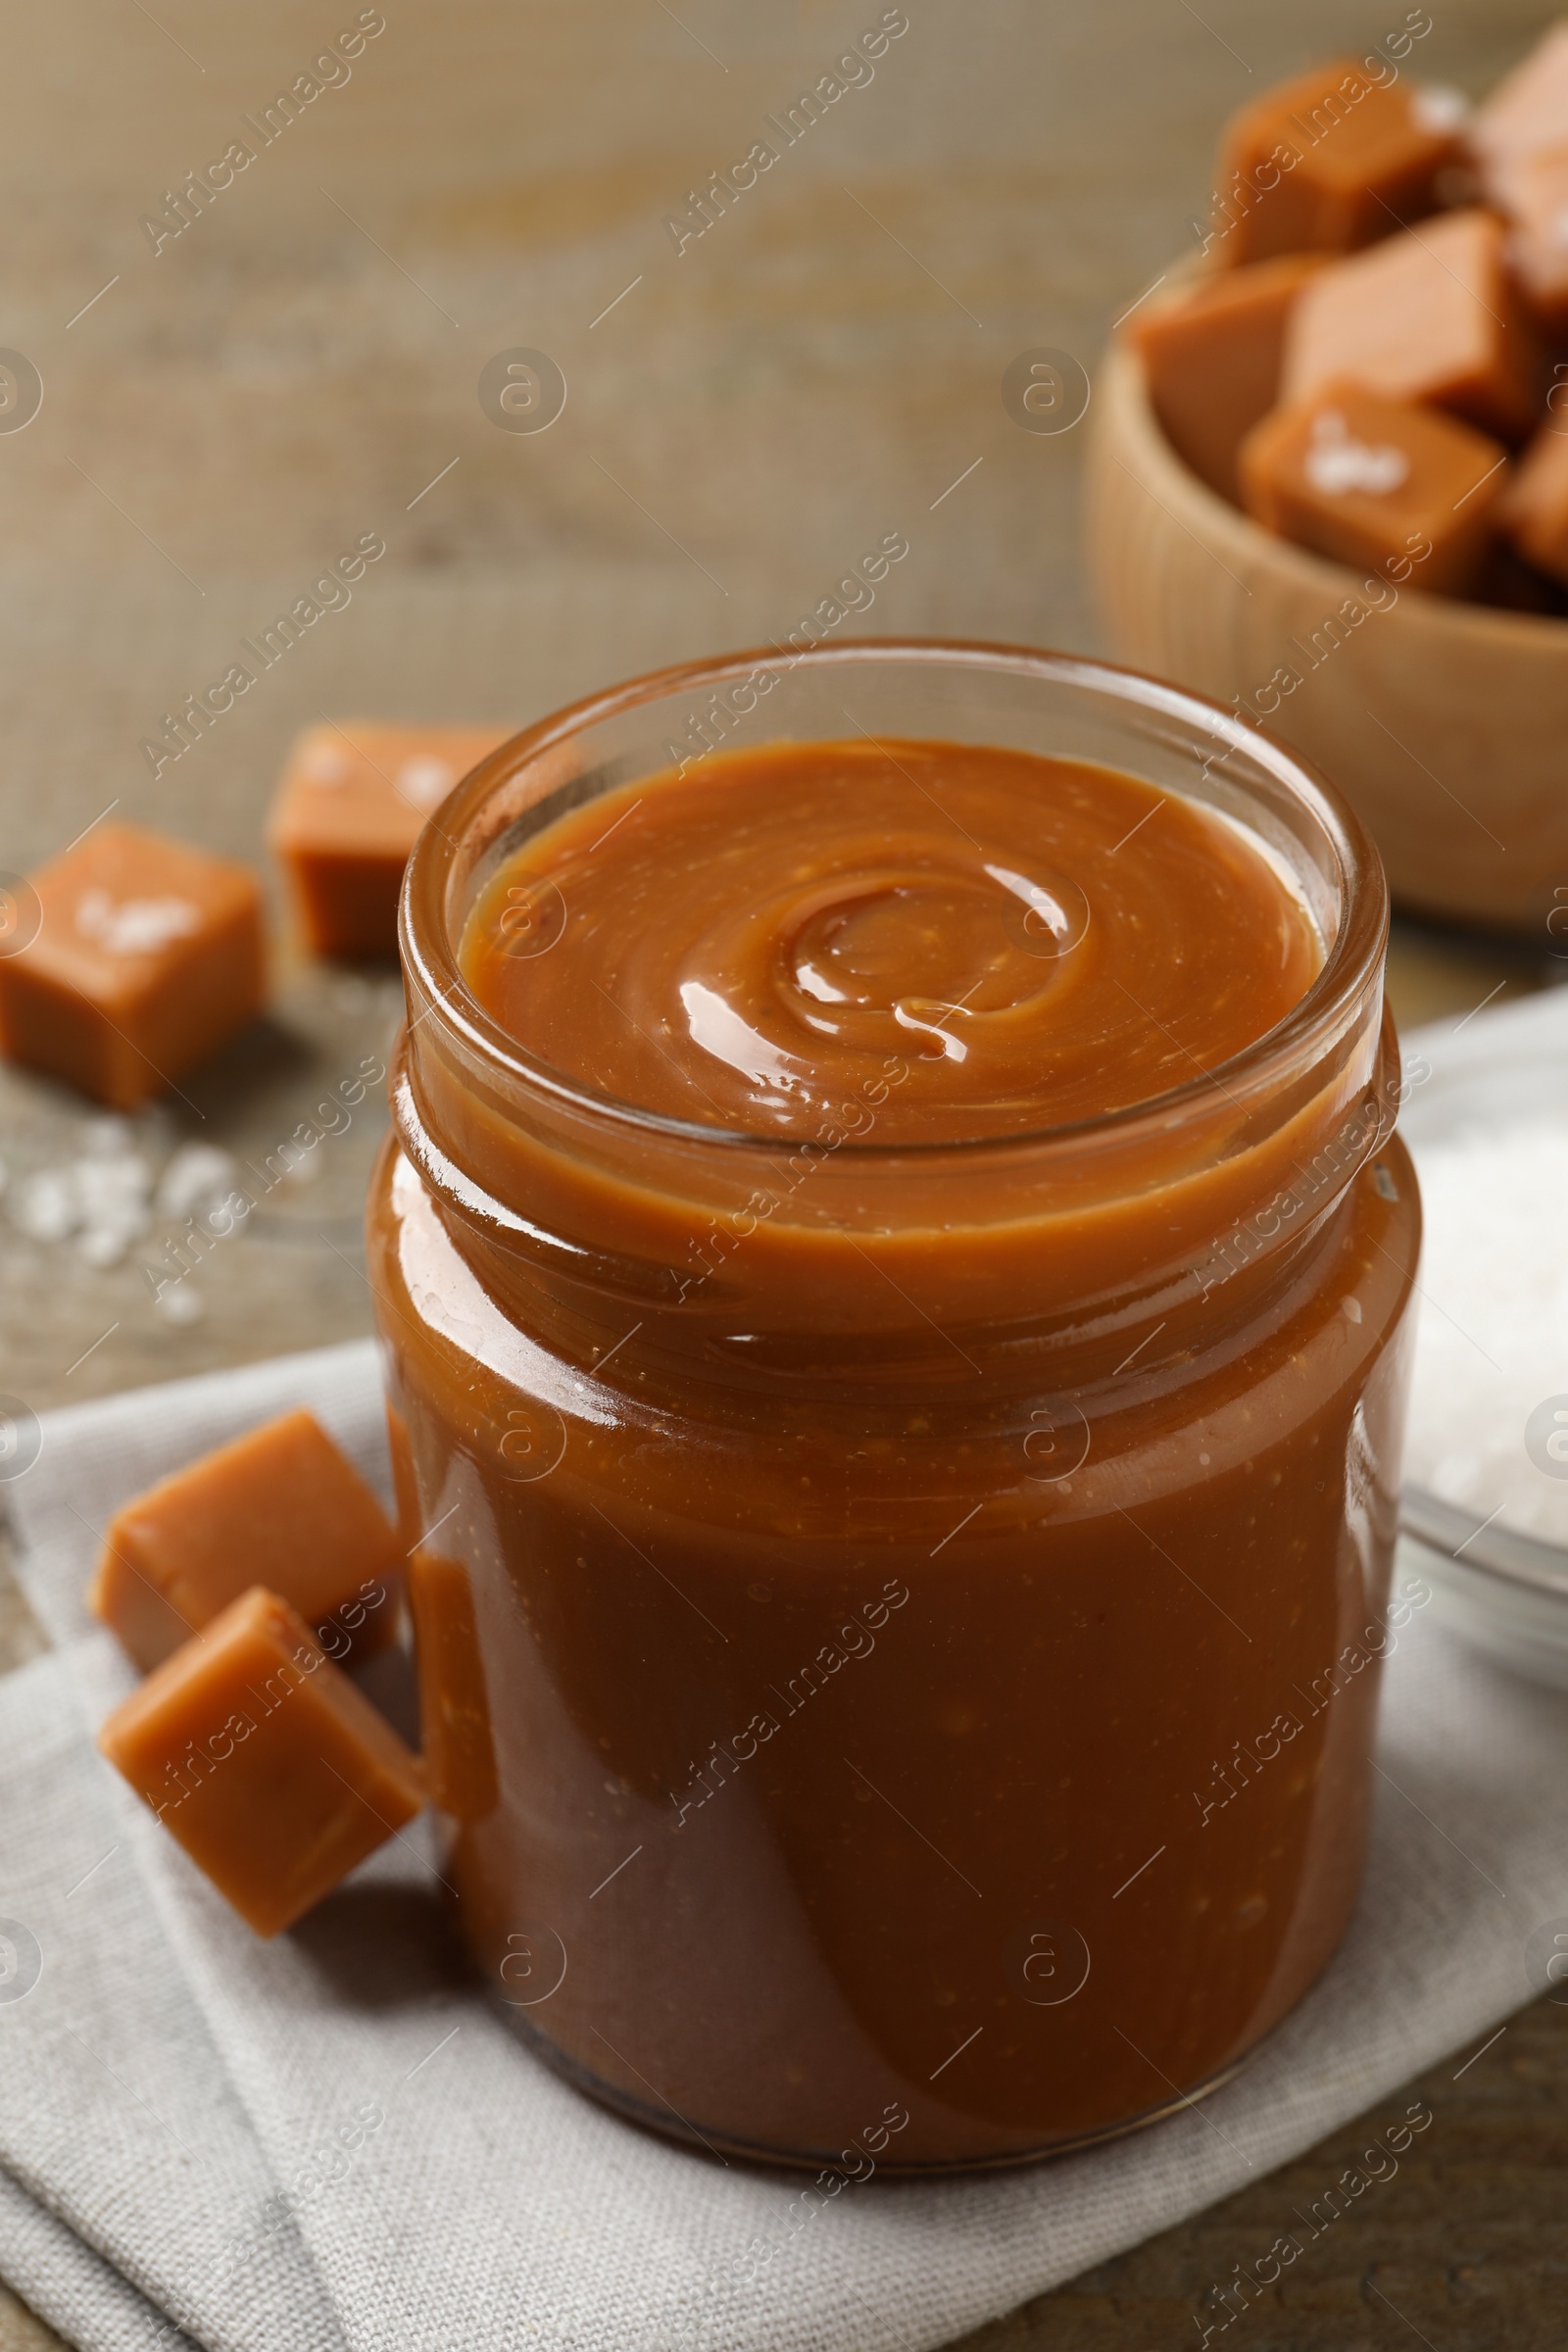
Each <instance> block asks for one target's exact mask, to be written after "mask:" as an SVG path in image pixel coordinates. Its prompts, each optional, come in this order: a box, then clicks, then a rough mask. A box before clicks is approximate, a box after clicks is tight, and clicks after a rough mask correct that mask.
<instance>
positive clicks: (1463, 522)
mask: <svg viewBox="0 0 1568 2352" xmlns="http://www.w3.org/2000/svg"><path fill="white" fill-rule="evenodd" d="M1506 457H1507V453H1506V451H1505V450H1503V449H1502V448H1501V447H1500V446H1499V445H1498V443H1497V442H1495V441H1493V440H1489V439H1488V437H1487V436H1486V435H1485V434H1484V433H1478V432H1475V431H1473V430H1472V429H1471V427H1470V426H1469V425H1467V424H1460V423H1458V422H1457V421H1456V420H1455V419H1454V418H1453V417H1445V416H1442V415H1440V414H1439V413H1438V412H1437V411H1435V410H1432V409H1421V408H1417V407H1415V406H1413V405H1412V404H1411V403H1409V402H1405V401H1395V400H1384V399H1382V398H1380V397H1379V395H1378V394H1377V393H1375V392H1368V391H1366V390H1364V389H1363V387H1362V386H1360V385H1359V384H1355V383H1347V382H1341V383H1338V384H1332V385H1328V386H1325V387H1324V389H1323V390H1322V391H1321V392H1318V393H1316V394H1314V395H1313V396H1312V397H1310V398H1309V399H1306V400H1300V401H1297V402H1295V403H1294V404H1293V405H1291V406H1289V407H1286V408H1281V409H1276V410H1275V411H1274V413H1273V414H1272V416H1269V417H1264V419H1263V421H1262V423H1261V424H1259V425H1256V426H1254V427H1253V429H1252V431H1251V432H1250V434H1249V435H1248V437H1247V440H1246V441H1245V442H1244V443H1243V445H1242V459H1241V472H1242V489H1243V496H1244V498H1245V501H1246V505H1247V511H1248V513H1249V514H1250V515H1253V516H1255V517H1256V519H1257V520H1258V521H1259V522H1260V523H1262V524H1263V525H1264V527H1265V528H1266V529H1267V530H1271V531H1274V532H1276V533H1278V535H1279V536H1280V537H1281V538H1284V539H1294V540H1295V541H1296V543H1297V545H1298V546H1299V547H1308V548H1311V549H1313V550H1314V551H1315V552H1316V553H1317V554H1318V555H1323V556H1332V557H1334V558H1336V559H1337V560H1338V561H1339V562H1340V563H1343V564H1356V565H1357V566H1359V567H1362V568H1364V569H1366V570H1368V571H1381V572H1383V573H1385V575H1386V576H1388V577H1391V578H1394V579H1405V580H1408V581H1409V584H1410V585H1411V586H1412V587H1420V588H1424V589H1427V590H1429V591H1431V592H1433V593H1436V594H1439V595H1450V596H1452V595H1461V594H1462V593H1463V592H1464V590H1465V589H1466V588H1467V587H1468V586H1469V585H1470V583H1471V581H1472V580H1473V579H1474V578H1475V576H1476V573H1477V571H1478V570H1479V568H1480V565H1481V563H1482V560H1483V558H1484V556H1485V554H1486V551H1487V547H1488V544H1489V541H1490V539H1491V536H1492V533H1493V530H1494V527H1495V509H1496V505H1497V501H1498V499H1499V498H1500V496H1501V494H1502V489H1503V482H1504V478H1505V471H1506Z"/></svg>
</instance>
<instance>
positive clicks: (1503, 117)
mask: <svg viewBox="0 0 1568 2352" xmlns="http://www.w3.org/2000/svg"><path fill="white" fill-rule="evenodd" d="M1469 143H1470V149H1471V152H1472V154H1473V155H1474V156H1475V158H1476V161H1477V162H1478V163H1479V165H1480V167H1481V176H1482V182H1483V185H1484V186H1485V188H1486V191H1487V194H1488V195H1489V196H1490V197H1491V198H1492V200H1493V202H1494V203H1495V204H1502V205H1503V206H1504V209H1505V210H1506V209H1507V207H1506V189H1507V185H1508V181H1509V179H1510V177H1511V175H1512V172H1513V171H1514V169H1515V167H1516V166H1517V165H1518V164H1520V163H1521V162H1523V161H1524V160H1525V159H1526V158H1527V157H1529V156H1532V155H1539V154H1541V153H1542V152H1543V150H1544V149H1546V148H1549V147H1563V146H1568V23H1563V24H1557V25H1552V26H1551V28H1550V30H1549V31H1548V32H1546V33H1544V35H1543V37H1542V38H1541V39H1540V40H1539V41H1538V42H1537V43H1536V46H1535V47H1534V49H1532V50H1531V52H1530V54H1529V56H1528V57H1527V58H1525V59H1524V60H1523V61H1522V62H1521V63H1520V64H1519V65H1517V66H1515V68H1514V70H1513V72H1512V73H1505V74H1504V75H1503V77H1502V79H1501V81H1499V82H1498V84H1497V86H1496V88H1495V90H1494V91H1493V93H1492V95H1491V97H1490V98H1488V99H1486V100H1485V101H1484V103H1483V104H1482V105H1481V106H1479V107H1478V108H1477V109H1476V116H1475V121H1474V122H1473V123H1472V124H1471V125H1470V136H1469Z"/></svg>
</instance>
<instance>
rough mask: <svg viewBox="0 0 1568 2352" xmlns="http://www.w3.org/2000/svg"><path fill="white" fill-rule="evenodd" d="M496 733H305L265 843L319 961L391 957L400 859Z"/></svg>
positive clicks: (349, 724)
mask: <svg viewBox="0 0 1568 2352" xmlns="http://www.w3.org/2000/svg"><path fill="white" fill-rule="evenodd" d="M508 732H509V730H508V729H507V728H505V727H389V726H380V725H376V724H374V723H372V722H371V721H370V720H368V719H350V720H347V721H345V723H344V724H343V725H342V726H340V727H339V726H320V727H309V728H307V729H306V731H305V733H304V734H303V735H301V736H300V737H299V739H298V741H297V742H296V743H295V745H294V748H293V750H292V751H291V752H290V754H289V758H288V764H287V766H286V767H285V768H284V770H283V775H282V779H281V781H280V783H279V785H278V788H277V794H276V797H275V799H274V800H273V803H272V812H271V816H270V820H269V824H268V840H269V843H270V847H271V850H272V854H273V856H274V857H275V858H277V860H278V862H279V864H280V865H281V866H282V867H283V869H284V871H285V873H286V874H287V875H288V877H289V881H290V884H291V886H292V890H293V895H294V901H295V904H296V906H297V907H298V909H299V914H300V920H301V923H302V924H303V926H304V930H305V936H306V939H307V941H308V942H309V945H310V947H311V949H312V951H313V953H315V954H316V955H318V956H395V955H396V954H397V946H398V892H399V890H400V888H401V887H402V882H403V869H404V867H405V866H406V865H407V863H408V861H409V852H410V851H411V850H412V849H413V847H414V845H415V842H416V841H417V839H418V836H419V833H420V832H421V830H422V829H423V827H424V825H425V823H426V821H427V819H428V818H429V817H430V815H431V813H432V812H433V811H434V810H435V809H439V807H440V806H441V803H442V802H443V801H444V800H445V799H446V797H447V794H448V793H449V792H450V791H451V790H452V788H453V786H454V785H455V784H457V783H459V782H460V781H461V780H462V778H463V777H464V776H466V774H467V772H468V770H469V768H471V767H474V766H476V765H477V764H478V762H479V761H480V760H482V759H483V758H484V757H485V755H486V754H487V753H489V752H493V751H494V750H495V748H496V746H497V744H499V743H505V741H506V740H507V735H508Z"/></svg>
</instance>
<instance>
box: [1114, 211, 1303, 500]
mask: <svg viewBox="0 0 1568 2352" xmlns="http://www.w3.org/2000/svg"><path fill="white" fill-rule="evenodd" d="M1322 267H1323V257H1322V256H1321V255H1320V254H1310V253H1302V254H1287V255H1285V256H1284V257H1283V258H1282V259H1280V260H1278V261H1273V262H1253V263H1251V264H1250V266H1249V267H1248V268H1246V269H1244V270H1227V271H1226V272H1225V274H1224V275H1223V276H1220V277H1211V278H1207V279H1205V280H1204V281H1203V282H1202V284H1201V285H1200V286H1198V287H1197V288H1195V289H1194V291H1193V292H1192V293H1190V294H1188V295H1187V296H1186V297H1185V298H1184V299H1182V300H1180V301H1177V302H1172V303H1169V304H1167V305H1166V306H1165V307H1164V308H1162V309H1160V310H1157V311H1152V312H1151V313H1150V314H1149V316H1148V317H1147V318H1144V319H1140V320H1139V321H1138V322H1137V323H1136V324H1135V326H1134V328H1133V341H1134V343H1135V344H1136V346H1137V349H1138V353H1139V357H1140V358H1141V359H1142V361H1143V364H1144V374H1145V377H1146V379H1147V381H1148V385H1149V397H1150V399H1151V401H1152V404H1153V409H1154V414H1155V416H1156V417H1158V418H1159V422H1160V428H1161V430H1162V431H1163V433H1164V435H1165V438H1166V440H1167V441H1168V442H1169V443H1170V445H1171V447H1172V449H1174V451H1175V452H1176V455H1177V456H1178V457H1179V458H1180V459H1181V460H1182V463H1183V464H1184V465H1185V466H1190V467H1191V469H1192V471H1193V472H1194V473H1196V474H1197V476H1198V478H1199V480H1200V481H1201V482H1206V483H1207V484H1208V486H1209V488H1210V489H1211V490H1217V491H1218V492H1219V494H1220V496H1221V498H1228V499H1229V500H1230V502H1231V504H1232V505H1233V506H1238V505H1240V503H1241V485H1240V477H1239V476H1238V474H1237V471H1236V459H1237V453H1238V451H1239V450H1240V448H1241V445H1242V442H1243V441H1244V439H1245V438H1246V436H1247V435H1248V433H1250V431H1251V429H1252V426H1253V425H1254V424H1256V422H1257V420H1258V418H1259V417H1263V416H1266V414H1267V413H1268V411H1269V410H1270V409H1271V408H1272V407H1273V406H1274V403H1275V400H1276V399H1277V397H1278V394H1279V380H1280V363H1281V360H1282V358H1283V355H1284V350H1285V328H1286V324H1287V322H1288V320H1289V319H1290V316H1291V312H1292V310H1293V309H1294V308H1295V305H1296V298H1297V296H1298V294H1299V292H1300V290H1301V288H1302V286H1303V285H1304V284H1305V282H1306V280H1307V278H1308V277H1310V276H1311V275H1312V273H1313V271H1314V270H1320V269H1321V268H1322Z"/></svg>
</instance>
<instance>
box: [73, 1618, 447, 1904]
mask: <svg viewBox="0 0 1568 2352" xmlns="http://www.w3.org/2000/svg"><path fill="white" fill-rule="evenodd" d="M98 1745H99V1747H100V1748H101V1749H102V1750H103V1752H104V1754H105V1755H106V1756H107V1757H108V1758H109V1761H110V1763H111V1764H113V1765H114V1767H115V1769H116V1771H117V1772H119V1773H122V1774H123V1776H124V1778H125V1779H126V1780H127V1781H128V1782H129V1783H130V1786H131V1787H132V1789H135V1791H136V1794H137V1795H138V1796H139V1797H140V1798H141V1799H142V1802H143V1803H144V1804H146V1805H150V1806H151V1808H152V1810H153V1812H154V1813H155V1814H156V1815H157V1816H158V1819H159V1820H160V1821H161V1822H162V1823H163V1824H164V1826H165V1828H166V1829H167V1830H169V1831H170V1832H171V1833H172V1836H173V1837H174V1838H176V1839H177V1841H178V1842H179V1844H180V1845H182V1846H183V1847H184V1849H185V1851H186V1853H187V1854H189V1856H190V1858H191V1860H192V1861H193V1862H194V1863H195V1864H196V1867H197V1868H198V1870H202V1871H205V1872H206V1874H207V1876H208V1878H210V1879H211V1880H212V1882H213V1885H214V1886H215V1887H217V1888H218V1891H219V1893H220V1894H221V1895H222V1896H224V1897H225V1899H226V1900H227V1901H228V1902H230V1903H232V1904H233V1906H234V1908H235V1910H236V1911H237V1912H238V1913H239V1915H240V1917H241V1918H242V1919H243V1920H244V1921H245V1922H246V1923H247V1925H248V1926H250V1927H252V1928H254V1929H255V1931H256V1933H257V1935H258V1936H275V1935H276V1934H277V1933H278V1931H279V1930H280V1929H282V1928H287V1927H292V1925H293V1923H294V1922H295V1920H297V1919H299V1918H301V1917H302V1916H303V1914H304V1913H305V1912H307V1911H309V1910H310V1908H311V1907H312V1905H313V1904H314V1903H319V1901H320V1899H321V1897H322V1895H323V1894H329V1893H330V1892H331V1890H332V1888H333V1887H336V1886H337V1885H338V1884H339V1883H340V1882H341V1881H342V1880H343V1879H345V1878H347V1876H348V1874H349V1872H350V1871H351V1870H353V1869H354V1868H355V1867H356V1865H357V1864H359V1863H361V1862H363V1861H364V1860H365V1857H366V1855H367V1854H369V1853H373V1852H374V1850H375V1848H376V1847H377V1846H378V1845H380V1844H381V1843H382V1841H383V1840H384V1839H385V1838H389V1837H390V1836H391V1835H392V1833H393V1831H394V1830H401V1829H402V1828H403V1826H404V1824H405V1823H406V1822H410V1821H412V1820H413V1818H414V1816H415V1815H416V1813H417V1812H418V1811H419V1810H420V1808H421V1806H422V1805H423V1803H424V1784H423V1776H422V1774H421V1773H420V1770H419V1764H418V1760H417V1757H415V1756H413V1755H411V1754H410V1752H409V1750H408V1749H407V1748H406V1747H405V1746H404V1744H403V1742H402V1740H400V1739H399V1738H398V1736H397V1734H396V1732H394V1731H393V1729H392V1727H391V1725H390V1724H389V1723H387V1722H386V1720H385V1719H384V1717H382V1716H380V1715H378V1714H377V1713H376V1711H375V1709H374V1708H373V1707H372V1706H371V1705H370V1702H369V1700H368V1699H367V1698H363V1697H362V1696H361V1695H360V1693H359V1691H356V1690H355V1688H354V1685H353V1684H352V1683H351V1682H350V1681H349V1679H348V1677H347V1675H345V1674H342V1673H340V1672H339V1670H338V1668H337V1667H335V1666H334V1665H333V1664H332V1661H331V1659H330V1658H329V1657H328V1656H327V1655H326V1653H325V1651H324V1650H323V1649H322V1648H321V1647H320V1646H319V1643H318V1642H316V1641H315V1640H313V1638H312V1636H311V1634H310V1631H309V1629H308V1628H307V1627H306V1626H305V1624H304V1623H303V1622H302V1620H301V1619H300V1618H299V1617H297V1616H296V1615H295V1613H294V1611H293V1610H292V1609H291V1608H290V1607H289V1605H288V1603H287V1602H286V1601H284V1600H279V1598H278V1597H277V1594H276V1593H268V1592H265V1591H264V1590H263V1589H262V1588H261V1587H260V1586H258V1587H256V1588H254V1589H253V1590H252V1591H251V1592H249V1593H243V1594H242V1595H241V1596H240V1598H239V1599H238V1600H236V1601H234V1602H233V1603H232V1604H231V1605H230V1606H229V1607H228V1608H226V1609H225V1610H224V1611H223V1613H222V1615H221V1617H218V1618H215V1619H214V1621H213V1623H212V1624H211V1625H210V1626H209V1627H208V1628H207V1631H206V1632H205V1633H202V1634H198V1635H196V1636H194V1637H193V1639H192V1640H191V1641H189V1642H185V1644H184V1645H183V1647H182V1648H180V1649H177V1650H175V1652H174V1654H173V1656H172V1657H171V1658H166V1659H165V1661H164V1663H163V1664H162V1665H161V1666H159V1667H158V1668H157V1669H156V1670H155V1671H154V1672H153V1673H152V1674H150V1675H149V1676H148V1678H147V1680H146V1681H145V1682H144V1683H143V1684H142V1686H141V1688H140V1690H139V1691H134V1692H133V1693H132V1695H131V1696H130V1697H129V1698H127V1699H126V1700H125V1701H124V1703H123V1705H122V1706H119V1707H117V1708H116V1709H115V1712H114V1713H113V1714H112V1715H111V1716H110V1717H109V1719H108V1721H107V1722H106V1723H105V1724H104V1726H103V1729H102V1730H101V1731H100V1733H99V1735H98Z"/></svg>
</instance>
